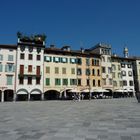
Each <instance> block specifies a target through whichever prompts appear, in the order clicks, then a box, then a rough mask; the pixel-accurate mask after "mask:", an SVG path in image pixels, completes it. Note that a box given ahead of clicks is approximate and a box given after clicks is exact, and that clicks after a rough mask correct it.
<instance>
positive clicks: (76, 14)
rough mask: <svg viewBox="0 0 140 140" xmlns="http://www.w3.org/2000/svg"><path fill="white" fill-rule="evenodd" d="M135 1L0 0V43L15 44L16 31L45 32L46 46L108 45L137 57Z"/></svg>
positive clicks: (139, 16)
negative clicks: (127, 51) (102, 43)
mask: <svg viewBox="0 0 140 140" xmlns="http://www.w3.org/2000/svg"><path fill="white" fill-rule="evenodd" d="M139 7H140V1H139V0H24V1H20V0H12V1H10V0H1V4H0V44H16V43H17V37H16V33H17V31H21V32H23V33H24V34H27V35H28V34H29V35H30V34H35V33H45V34H46V35H47V41H46V43H47V46H49V45H50V44H55V45H56V46H57V47H62V46H63V45H70V46H71V48H72V49H80V47H84V48H90V47H92V46H94V45H95V44H97V43H98V42H104V43H108V44H111V45H112V49H113V52H116V53H117V54H119V55H122V51H123V48H124V46H125V45H126V46H127V47H128V49H129V53H130V55H136V56H140V8H139Z"/></svg>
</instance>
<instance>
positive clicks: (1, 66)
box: [0, 63, 3, 72]
mask: <svg viewBox="0 0 140 140" xmlns="http://www.w3.org/2000/svg"><path fill="white" fill-rule="evenodd" d="M2 71H3V65H2V64H1V63H0V72H2Z"/></svg>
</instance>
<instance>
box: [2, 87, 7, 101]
mask: <svg viewBox="0 0 140 140" xmlns="http://www.w3.org/2000/svg"><path fill="white" fill-rule="evenodd" d="M0 89H1V102H4V89H7V87H4V86H3V87H0Z"/></svg>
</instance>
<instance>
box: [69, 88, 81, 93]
mask: <svg viewBox="0 0 140 140" xmlns="http://www.w3.org/2000/svg"><path fill="white" fill-rule="evenodd" d="M68 92H73V93H75V92H81V91H80V90H78V89H71V90H69V91H68Z"/></svg>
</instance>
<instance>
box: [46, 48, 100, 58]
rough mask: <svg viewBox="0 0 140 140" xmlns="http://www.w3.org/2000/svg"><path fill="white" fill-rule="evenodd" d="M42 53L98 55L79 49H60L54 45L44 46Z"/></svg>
mask: <svg viewBox="0 0 140 140" xmlns="http://www.w3.org/2000/svg"><path fill="white" fill-rule="evenodd" d="M44 53H49V54H63V55H73V56H86V57H90V56H93V55H94V56H96V57H100V54H96V53H93V52H82V51H81V50H62V49H60V48H56V47H50V48H45V51H44Z"/></svg>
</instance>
